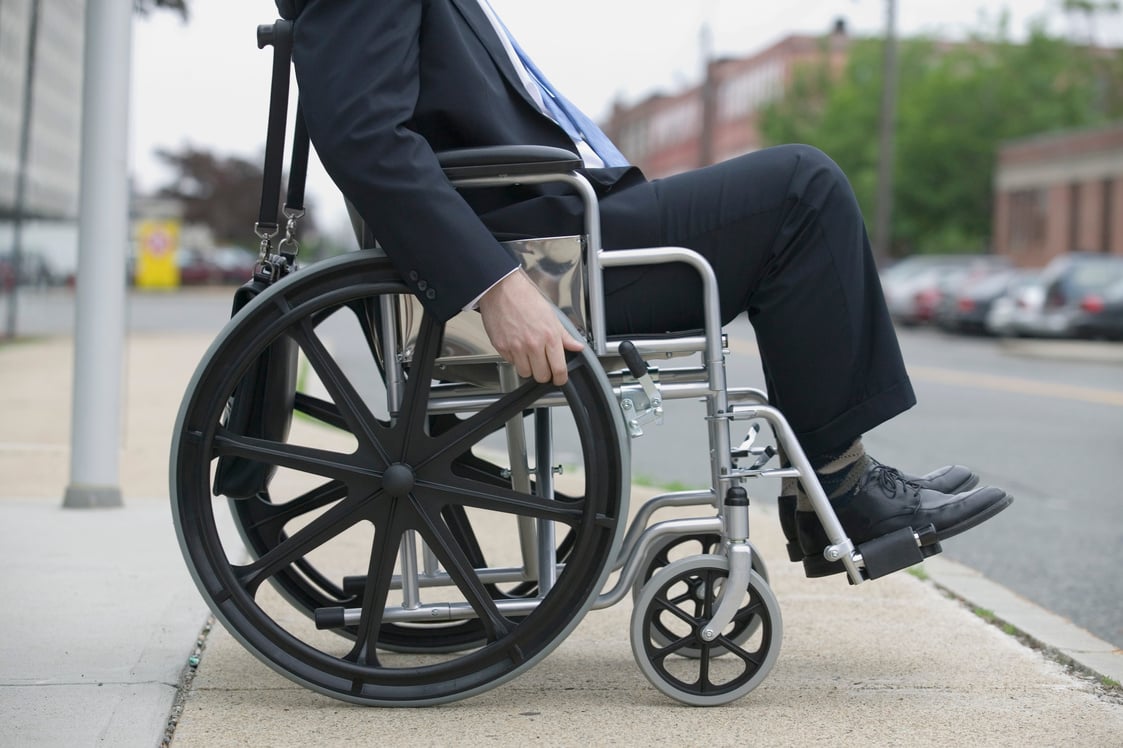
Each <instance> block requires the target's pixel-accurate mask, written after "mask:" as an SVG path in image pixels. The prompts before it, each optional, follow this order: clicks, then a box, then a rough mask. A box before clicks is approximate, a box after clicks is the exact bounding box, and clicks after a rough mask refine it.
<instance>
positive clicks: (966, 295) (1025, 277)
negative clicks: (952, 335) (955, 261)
mask: <svg viewBox="0 0 1123 748" xmlns="http://www.w3.org/2000/svg"><path fill="white" fill-rule="evenodd" d="M1036 277H1037V273H1036V272H1035V271H1030V270H1015V269H1012V268H999V269H996V270H995V271H994V272H991V273H985V274H982V275H978V276H976V277H973V278H969V279H966V280H965V281H964V282H962V283H960V284H959V285H958V287H952V288H948V289H947V290H946V292H945V293H944V295H943V298H942V299H941V301H940V306H939V307H938V309H937V310H936V324H937V325H939V326H940V329H942V330H946V331H948V332H962V333H975V334H988V333H990V334H994V331H993V330H992V329H991V326H990V324H989V320H990V318H991V310H992V309H993V308H994V306H995V305H996V304H999V303H1005V304H1015V305H1016V302H1011V301H1008V300H1009V299H1011V298H1012V297H1011V295H1012V294H1013V293H1015V292H1016V290H1017V289H1020V288H1022V287H1025V286H1027V285H1029V284H1031V283H1033V282H1034V281H1035V279H1036Z"/></svg>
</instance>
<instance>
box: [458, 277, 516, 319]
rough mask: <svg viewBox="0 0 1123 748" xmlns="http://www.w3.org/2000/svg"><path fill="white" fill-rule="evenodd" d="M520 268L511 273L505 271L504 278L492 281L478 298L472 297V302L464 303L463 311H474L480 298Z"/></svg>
mask: <svg viewBox="0 0 1123 748" xmlns="http://www.w3.org/2000/svg"><path fill="white" fill-rule="evenodd" d="M519 269H520V268H514V269H513V270H511V272H509V273H505V274H504V275H503V278H500V279H499V280H497V281H495V282H494V283H492V284H491V285H490V286H488V287H487V288H485V289H484V290H483V291H482V292H481V293H480V295H479V296H477V297H476V298H474V299H472V300H471V301H470V302H468V303H467V304H465V305H464V307H463V308H462V309H461V311H463V312H470V311H472V310H473V309H475V308H476V307H477V306H479V303H480V299H482V298H483V297H484V295H485V294H486V293H487V292H488V291H490V290H491V289H493V288H495V287H496V286H498V285H499V283H500V282H501V281H502V280H503V279H504V278H506V277H507V276H509V275H511V273H517V272H518V271H519Z"/></svg>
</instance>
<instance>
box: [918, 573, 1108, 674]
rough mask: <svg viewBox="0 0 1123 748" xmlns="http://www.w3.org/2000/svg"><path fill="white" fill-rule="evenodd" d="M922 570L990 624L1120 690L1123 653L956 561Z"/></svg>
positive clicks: (934, 582)
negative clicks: (1005, 628) (986, 615)
mask: <svg viewBox="0 0 1123 748" xmlns="http://www.w3.org/2000/svg"><path fill="white" fill-rule="evenodd" d="M922 568H923V569H924V572H925V573H926V574H927V575H928V578H929V580H930V581H931V582H932V583H933V584H935V586H936V587H938V588H939V589H941V590H943V591H945V592H947V593H948V594H950V595H951V596H953V597H955V598H958V599H960V600H962V601H963V602H964V603H966V604H967V605H970V606H972V607H977V608H982V609H984V610H986V611H988V612H990V613H993V618H991V619H989V620H992V621H993V622H996V623H1000V624H1006V625H1008V626H1011V627H1013V628H1014V629H1016V630H1017V634H1018V635H1019V636H1021V637H1023V638H1024V639H1026V640H1028V642H1029V643H1032V644H1033V645H1034V646H1036V647H1038V648H1040V649H1042V650H1043V651H1044V652H1045V653H1046V654H1048V655H1049V656H1050V657H1052V658H1054V659H1057V660H1060V661H1062V662H1064V663H1066V664H1071V665H1072V666H1074V667H1076V668H1077V669H1079V670H1082V671H1085V672H1087V673H1089V674H1091V675H1093V676H1095V677H1096V678H1097V679H1098V680H1099V681H1100V684H1101V685H1104V686H1108V685H1109V683H1110V682H1114V684H1115V688H1116V689H1118V688H1119V687H1120V684H1123V649H1118V648H1116V647H1115V646H1114V645H1113V644H1110V643H1108V642H1106V641H1104V640H1103V639H1100V638H1098V637H1096V636H1093V635H1092V634H1091V633H1089V632H1088V631H1085V630H1084V629H1082V628H1080V627H1079V626H1076V625H1075V624H1073V623H1072V622H1070V621H1069V620H1068V619H1066V618H1062V617H1061V616H1059V615H1057V614H1056V613H1052V612H1050V611H1048V610H1045V609H1044V608H1042V607H1040V606H1038V605H1036V604H1034V603H1032V602H1030V601H1029V600H1026V599H1025V598H1024V597H1021V596H1020V595H1017V594H1015V593H1014V592H1011V591H1010V590H1008V589H1006V588H1005V587H1003V586H1002V585H1000V584H997V583H995V582H992V581H991V580H989V579H987V578H986V577H984V576H983V575H982V574H980V573H979V572H977V571H975V570H974V569H971V568H969V567H967V566H964V565H962V564H958V563H956V562H955V561H951V560H948V559H946V558H941V557H932V558H929V559H926V560H925V562H924V566H923V567H922Z"/></svg>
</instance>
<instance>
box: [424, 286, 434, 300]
mask: <svg viewBox="0 0 1123 748" xmlns="http://www.w3.org/2000/svg"><path fill="white" fill-rule="evenodd" d="M425 298H426V299H430V300H432V299H435V298H437V292H436V291H434V290H433V289H431V288H430V289H429V290H428V291H426V292H425Z"/></svg>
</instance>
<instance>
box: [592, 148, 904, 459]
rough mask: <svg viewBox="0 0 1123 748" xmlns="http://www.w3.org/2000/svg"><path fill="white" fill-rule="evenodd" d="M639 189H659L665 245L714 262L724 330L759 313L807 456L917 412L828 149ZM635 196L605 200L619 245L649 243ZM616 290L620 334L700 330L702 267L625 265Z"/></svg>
mask: <svg viewBox="0 0 1123 748" xmlns="http://www.w3.org/2000/svg"><path fill="white" fill-rule="evenodd" d="M633 189H649V190H652V191H653V192H654V193H655V196H656V198H657V200H658V205H659V210H660V214H659V215H658V216H653V217H651V220H654V221H657V222H658V225H659V227H660V237H659V241H660V243H661V244H663V245H666V246H683V247H688V248H690V249H693V250H695V251H697V252H699V253H700V254H702V255H703V256H704V257H706V259H707V260H708V261H709V262H710V264H711V265H712V266H713V268H714V271H715V272H716V274H717V277H718V283H719V285H720V297H721V307H722V318H723V321H725V322H728V321H729V320H731V319H733V318H734V317H736V316H737V315H738V314H740V313H741V312H744V311H747V312H748V313H749V318H750V320H751V321H752V324H753V327H754V329H755V330H756V336H757V341H758V343H759V345H760V350H761V357H762V359H763V362H764V366H765V370H766V376H767V378H768V388H769V396H770V397H771V399H772V401H773V403H774V404H775V405H776V406H777V407H779V408H780V409H781V410H783V412H784V414H785V415H786V417H787V418H788V421H789V422H790V423H791V424H792V427H793V428H794V429H795V431H796V434H797V435H798V436H799V439H800V443H801V444H802V445H803V447H804V449H805V451H807V452H808V454H819V453H824V452H828V451H830V450H832V449H835V448H837V447H840V446H842V447H844V446H845V445H846V444H848V443H849V442H850V441H852V440H853V438H854V437H855V436H857V435H859V434H861V433H863V432H865V431H868V430H870V429H872V428H873V427H874V426H876V425H878V424H879V423H882V422H884V421H886V420H888V419H889V418H892V417H893V416H895V415H897V414H898V413H900V412H901V411H903V410H905V409H907V408H909V407H911V406H912V405H913V404H914V403H915V402H916V399H915V397H914V396H913V392H912V387H911V385H910V384H909V381H908V376H907V374H906V372H905V367H904V363H903V361H902V359H901V353H900V349H899V347H898V345H897V339H896V335H895V333H894V330H893V326H892V323H891V321H890V319H889V315H888V312H887V311H886V308H885V301H884V299H883V297H882V294H881V285H880V282H879V280H878V276H877V268H876V266H875V264H874V262H873V257H872V254H871V252H870V248H869V241H868V239H867V238H866V233H865V227H864V225H863V223H862V217H861V214H860V212H859V210H858V206H857V203H856V202H855V200H854V197H853V193H852V192H851V190H850V187H849V184H848V183H847V181H846V178H845V176H844V175H843V174H842V172H841V171H840V170H839V169H838V167H837V166H836V165H835V164H834V163H833V162H832V161H830V159H828V158H827V157H826V156H825V155H823V154H822V153H821V152H820V151H818V150H815V149H813V148H810V147H807V146H784V147H780V148H773V149H768V150H764V151H758V152H756V153H752V154H749V155H746V156H742V157H740V158H737V159H733V160H731V161H727V162H725V163H723V164H718V165H716V166H713V167H709V168H706V169H699V170H697V171H694V172H690V173H687V174H682V175H678V176H674V177H670V178H668V179H663V180H658V181H655V182H653V183H651V184H650V185H647V186H645V187H642V188H633ZM630 191H631V190H625V191H624V192H622V193H620V194H619V195H610V196H608V197H607V198H606V199H605V200H604V201H603V202H602V222H603V225H604V235H605V238H604V244H605V247H606V248H608V249H621V248H626V247H629V246H636V245H635V244H634V243H632V242H631V241H630V236H629V231H630V225H629V223H630V222H631V221H634V220H635V217H634V214H633V213H632V212H631V210H630V207H631V206H630V203H632V202H639V200H635V199H634V198H633V197H631V196H629V195H628V193H629V192H630ZM620 203H625V206H624V207H623V209H620V207H619V204H620ZM618 214H624V215H627V217H628V223H625V224H624V225H621V222H619V221H618V220H617V216H618ZM605 282H606V289H607V294H608V296H607V305H608V313H609V317H608V326H609V330H610V331H611V332H613V333H628V332H662V331H672V330H683V329H692V328H697V327H700V326H701V310H702V296H701V287H700V284H699V283H698V282H697V281H696V279H695V278H693V277H692V271H689V270H687V269H685V268H682V267H676V266H673V265H666V266H654V267H651V268H646V269H644V268H640V269H635V270H633V269H623V270H615V269H614V270H609V271H607V272H606V278H605ZM653 302H654V303H653Z"/></svg>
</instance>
